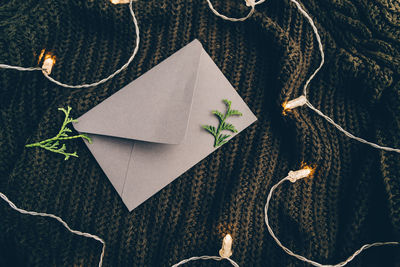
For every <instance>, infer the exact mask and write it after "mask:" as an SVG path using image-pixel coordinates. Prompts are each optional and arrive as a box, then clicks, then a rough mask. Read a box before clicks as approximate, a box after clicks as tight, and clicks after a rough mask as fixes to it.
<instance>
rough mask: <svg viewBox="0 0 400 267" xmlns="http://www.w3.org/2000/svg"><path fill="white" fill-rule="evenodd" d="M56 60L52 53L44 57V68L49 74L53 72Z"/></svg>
mask: <svg viewBox="0 0 400 267" xmlns="http://www.w3.org/2000/svg"><path fill="white" fill-rule="evenodd" d="M55 62H56V58H55V57H54V56H52V55H51V54H47V55H46V56H45V57H44V61H43V65H42V69H43V71H45V72H46V74H47V75H50V74H51V70H52V69H53V66H54V63H55Z"/></svg>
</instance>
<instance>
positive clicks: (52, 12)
mask: <svg viewBox="0 0 400 267" xmlns="http://www.w3.org/2000/svg"><path fill="white" fill-rule="evenodd" d="M242 2H243V3H242ZM301 2H302V4H303V5H304V7H305V8H306V9H307V10H308V12H309V13H310V15H311V16H312V17H313V19H314V21H315V23H316V26H317V27H318V29H319V31H320V33H321V35H322V42H323V44H324V49H325V52H326V65H325V66H324V67H323V69H322V71H321V72H320V73H319V74H318V75H317V77H316V78H315V79H314V80H313V82H312V83H311V86H310V90H309V99H310V102H311V103H313V104H314V105H315V106H316V107H317V108H319V109H320V110H322V111H323V112H324V113H325V114H327V115H328V116H330V117H332V118H333V119H334V120H335V121H336V122H338V123H339V124H340V125H342V126H343V127H344V128H345V129H347V130H349V131H350V132H352V133H354V134H355V135H357V136H361V137H364V138H367V139H369V140H371V141H374V142H377V143H380V144H383V145H387V146H391V147H397V148H398V147H400V131H399V129H400V77H399V73H400V64H399V63H400V4H399V1H397V0H374V1H373V0H304V1H301ZM213 3H214V5H215V8H217V9H218V10H219V11H221V12H222V13H224V14H228V15H230V16H241V15H242V16H243V15H244V14H246V12H247V11H248V9H247V8H246V6H245V5H244V1H235V0H224V1H222V0H215V1H213ZM133 6H134V10H135V12H136V15H137V18H138V22H139V27H140V29H141V43H140V50H139V53H138V54H137V56H136V58H135V60H134V61H133V63H132V64H131V65H130V66H129V67H128V69H127V70H125V71H123V72H122V73H121V74H119V75H118V76H117V77H115V78H114V79H113V80H111V81H109V82H107V83H105V84H103V85H101V86H98V87H95V88H89V89H67V88H63V87H59V86H56V85H55V84H53V83H50V82H49V81H48V80H47V79H45V78H44V77H43V75H42V74H41V73H40V72H17V71H14V70H0V94H1V95H0V192H3V193H5V194H6V195H7V196H8V197H9V198H10V200H12V201H13V202H14V203H15V204H16V205H17V206H19V207H21V208H23V209H28V210H35V211H42V212H48V213H54V214H57V215H59V216H61V217H62V218H64V219H65V220H66V221H67V223H68V224H69V225H70V226H71V227H72V228H73V229H78V230H81V231H84V232H90V233H93V234H96V235H99V236H100V237H102V238H104V240H105V241H106V244H107V247H106V254H105V258H104V266H105V267H108V266H169V265H172V264H174V263H176V262H178V261H180V260H182V259H184V258H188V257H191V256H198V255H217V254H218V250H219V249H220V247H221V240H222V238H223V236H224V234H226V233H228V232H229V233H231V234H232V236H233V238H234V244H233V250H234V251H233V256H232V259H234V260H235V261H237V262H238V263H239V264H240V265H241V266H274V267H275V266H306V265H305V264H303V263H302V262H300V261H298V260H296V259H294V258H291V257H289V256H288V255H286V254H285V253H284V252H283V251H282V250H281V249H280V248H279V247H278V246H277V245H276V244H275V242H274V241H273V239H272V238H271V237H270V236H269V234H268V232H267V230H266V227H265V224H264V214H263V207H264V204H265V201H266V197H267V194H268V192H269V190H270V188H271V186H272V185H273V184H275V183H276V182H277V181H279V180H280V179H282V178H283V177H284V176H286V174H287V173H288V172H289V171H290V170H295V169H298V168H299V167H300V165H301V163H302V162H305V163H308V164H311V165H314V166H316V172H315V175H314V178H313V179H308V180H307V181H302V182H298V183H296V184H293V185H289V184H284V185H283V186H282V187H280V188H279V189H278V190H277V192H276V194H275V195H274V197H273V200H272V203H271V209H270V221H271V225H272V227H273V229H274V230H275V231H276V234H277V235H278V236H279V238H280V239H281V241H282V242H283V243H284V244H286V246H288V247H289V248H291V249H292V250H293V251H295V252H296V253H299V254H301V255H304V256H306V257H308V258H311V259H313V260H316V261H319V262H321V263H327V264H328V263H329V264H335V263H338V262H339V261H342V260H343V259H344V258H347V257H348V256H349V255H350V254H352V253H353V252H354V251H355V250H356V249H358V248H359V247H360V246H361V245H363V244H365V243H372V242H375V241H395V240H399V239H400V155H399V154H396V153H390V152H383V151H379V150H376V149H374V148H371V147H369V146H366V145H363V144H360V143H357V142H354V141H352V140H350V139H349V138H347V137H345V136H344V135H343V134H341V133H340V132H338V131H337V130H336V129H335V128H334V127H332V126H331V125H330V124H328V123H327V122H326V121H324V120H323V119H322V118H321V117H319V116H317V115H316V114H315V113H314V112H312V111H311V110H309V109H307V108H306V107H302V108H298V109H296V110H295V111H294V112H292V113H291V114H289V115H287V116H283V115H282V112H281V111H282V110H281V103H283V102H284V101H286V100H289V99H293V98H295V97H298V96H299V95H301V92H302V86H303V85H304V82H305V80H306V79H307V78H308V77H309V75H310V73H312V72H313V71H314V69H315V68H316V67H317V66H318V64H319V60H320V55H319V52H318V49H317V43H316V40H315V37H314V35H313V32H312V29H311V27H310V26H309V24H308V23H307V22H306V20H305V19H304V17H303V16H302V15H301V14H299V12H298V11H297V9H296V8H295V6H294V5H293V4H290V2H289V1H288V0H268V1H267V2H266V3H264V4H262V5H258V6H257V7H256V12H255V14H254V15H253V16H252V17H251V18H250V19H248V20H247V21H245V22H242V23H232V22H226V21H223V20H221V19H220V18H218V17H216V16H215V15H214V14H213V13H212V12H211V11H210V10H209V8H208V6H207V4H206V1H205V0H193V1H190V0H187V1H182V0H139V1H137V2H135V3H134V5H133ZM195 38H197V39H199V40H200V41H201V42H202V44H203V46H204V48H205V50H206V51H207V52H208V53H209V54H210V56H211V57H212V58H213V60H214V61H215V62H216V64H217V65H218V66H219V67H220V68H221V70H222V72H223V73H224V74H225V75H226V77H227V78H228V80H229V81H230V82H231V83H232V85H233V86H234V87H235V88H236V89H237V91H238V93H239V94H240V95H241V96H242V98H243V99H244V100H245V102H246V103H247V104H248V105H249V107H250V108H251V109H252V110H253V112H254V113H255V114H256V116H257V117H258V119H259V120H258V122H257V123H255V124H254V125H252V126H251V127H249V128H248V129H247V130H245V131H244V132H242V133H241V134H240V135H239V136H237V137H236V138H234V139H233V140H232V141H230V142H229V143H228V144H227V145H225V146H224V147H222V148H221V149H219V150H218V151H216V152H215V153H213V154H212V155H210V156H209V157H207V158H206V159H205V160H203V161H201V162H200V163H199V164H197V165H196V166H195V167H193V168H192V169H191V170H190V171H188V172H187V173H185V174H184V175H182V176H181V177H180V178H179V179H177V180H175V181H174V182H173V183H172V184H170V185H168V186H167V187H166V188H164V189H163V190H162V191H161V192H159V193H158V194H156V195H155V196H153V197H152V198H151V199H149V200H148V201H146V202H145V203H144V204H142V205H141V206H139V207H138V208H137V209H135V210H133V211H132V212H131V213H129V212H128V211H127V209H126V207H125V206H124V204H123V203H122V201H121V199H120V197H119V195H118V194H117V192H116V191H115V190H114V188H113V187H112V185H111V183H110V182H109V180H108V179H107V177H106V176H105V175H104V173H103V172H102V170H101V169H100V167H99V165H98V164H97V163H96V161H95V159H94V158H93V157H92V155H91V154H90V152H89V151H88V150H87V148H86V147H85V145H84V144H83V142H82V140H73V141H70V142H69V143H68V146H69V149H71V150H72V151H75V150H76V151H78V154H79V158H78V159H75V158H71V159H70V160H68V161H64V159H63V156H62V155H57V154H53V153H50V152H48V151H45V150H41V149H37V148H29V149H28V148H25V147H24V145H25V144H27V143H32V142H34V141H35V142H36V141H39V140H43V139H45V138H48V137H51V136H53V135H55V134H56V133H57V132H58V130H59V126H60V124H61V123H62V120H63V114H62V113H61V112H58V111H57V108H58V107H66V106H67V105H70V106H71V107H72V108H73V110H72V115H73V117H75V118H76V117H78V116H80V115H81V114H83V113H85V112H86V111H88V110H89V109H91V108H92V107H94V106H95V105H97V104H98V103H100V102H101V101H103V100H104V99H106V98H107V97H108V96H110V95H111V94H113V93H114V92H116V91H118V90H119V89H121V88H122V87H123V86H124V85H126V84H128V83H129V82H131V81H132V80H134V79H136V78H137V77H139V76H140V75H141V74H143V73H144V72H146V71H147V70H149V69H150V68H152V67H153V66H155V65H156V64H157V63H159V62H160V61H162V60H163V59H164V58H166V57H168V56H169V55H171V54H172V53H174V52H175V51H177V50H178V49H179V48H181V47H183V46H184V45H185V44H187V43H188V42H190V41H191V40H193V39H195ZM134 42H135V34H134V28H133V25H132V22H131V17H130V14H129V9H128V6H127V5H118V6H115V5H112V4H110V2H109V1H107V0H96V1H94V0H82V1H73V0H70V1H62V0H25V1H17V0H2V1H1V3H0V63H5V64H12V65H19V66H36V65H37V61H38V56H39V54H40V51H41V50H42V49H43V48H46V49H47V51H53V52H54V54H55V55H56V57H57V62H56V65H55V67H54V69H53V73H52V76H53V77H55V78H56V79H58V80H61V81H63V82H66V83H70V84H82V83H88V82H94V81H97V80H98V79H100V78H103V77H105V76H108V75H109V74H111V73H112V72H113V71H114V70H115V69H117V68H119V67H120V66H122V65H123V64H124V63H125V62H126V60H127V59H128V57H129V56H130V54H131V52H132V49H133V47H134ZM100 252H101V245H100V244H99V243H98V242H96V241H94V240H90V239H87V238H83V237H77V236H75V235H73V234H71V233H69V232H68V231H66V230H65V229H64V228H63V227H62V226H61V225H60V224H59V223H57V222H55V221H54V220H51V219H46V218H39V217H32V216H27V215H21V214H19V213H17V212H16V211H14V210H12V209H11V208H10V207H9V206H8V205H7V204H6V203H5V202H4V201H0V266H97V264H98V260H99V255H100ZM396 254H397V255H399V248H398V247H381V248H374V249H371V250H368V251H366V252H365V253H363V254H362V255H361V256H360V257H358V258H356V259H355V260H354V262H352V264H350V265H349V266H396V262H397V266H399V262H400V257H399V256H397V257H396V256H395V255H396ZM188 265H190V266H228V263H226V262H195V263H193V264H188Z"/></svg>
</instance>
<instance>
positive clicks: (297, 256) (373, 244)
mask: <svg viewBox="0 0 400 267" xmlns="http://www.w3.org/2000/svg"><path fill="white" fill-rule="evenodd" d="M290 179H291V178H290V177H289V176H286V177H285V178H283V179H282V180H280V181H279V182H278V183H276V184H275V185H274V186H272V187H271V190H270V191H269V194H268V197H267V202H266V204H265V208H264V213H265V224H266V225H267V229H268V232H269V233H270V235H271V236H272V238H273V239H274V240H275V242H276V243H277V244H278V246H280V247H281V248H282V249H283V251H285V252H286V253H287V254H288V255H290V256H293V257H295V258H297V259H299V260H301V261H304V262H307V263H309V264H311V265H313V266H317V267H342V266H345V265H346V264H347V263H349V262H350V261H352V260H353V259H354V258H355V257H356V256H357V255H358V254H360V253H361V252H362V251H363V250H366V249H369V248H371V247H377V246H385V245H400V242H376V243H372V244H365V245H363V246H362V247H361V248H360V249H358V250H356V251H355V252H354V253H353V254H352V255H351V256H350V257H348V258H347V259H346V260H345V261H342V262H340V263H337V264H335V265H325V264H321V263H318V262H316V261H313V260H309V259H307V258H306V257H304V256H302V255H299V254H296V253H294V252H293V251H291V250H290V249H289V248H287V247H285V246H284V245H283V244H282V243H281V241H279V239H278V238H277V237H276V235H275V233H274V231H273V230H272V228H271V226H270V225H269V220H268V208H269V203H270V200H271V197H272V193H273V192H274V190H275V189H276V188H277V187H278V186H279V185H281V184H282V183H283V182H285V181H290ZM292 182H293V181H292Z"/></svg>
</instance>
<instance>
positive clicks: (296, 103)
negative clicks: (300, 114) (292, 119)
mask: <svg viewBox="0 0 400 267" xmlns="http://www.w3.org/2000/svg"><path fill="white" fill-rule="evenodd" d="M306 103H307V98H306V97H305V96H303V95H302V96H300V97H298V98H295V99H293V100H290V101H287V102H284V103H283V104H282V107H283V114H284V115H286V114H287V112H289V111H291V110H292V109H294V108H297V107H301V106H304V105H305V104H306Z"/></svg>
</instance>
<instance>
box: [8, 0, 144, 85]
mask: <svg viewBox="0 0 400 267" xmlns="http://www.w3.org/2000/svg"><path fill="white" fill-rule="evenodd" d="M122 1H128V2H129V11H130V14H131V16H132V21H133V24H134V26H135V32H136V41H135V48H134V49H133V52H132V55H131V56H130V57H129V59H128V61H127V62H126V63H125V64H124V65H122V67H120V68H119V69H117V70H116V71H115V72H113V73H112V74H110V75H109V76H108V77H106V78H104V79H101V80H99V81H97V82H94V83H89V84H79V85H70V84H66V83H63V82H60V81H57V80H56V79H54V78H52V77H50V76H49V75H50V73H48V72H47V71H48V69H46V70H45V69H43V67H42V68H39V67H20V66H13V65H7V64H0V68H3V69H14V70H18V71H36V70H41V71H42V73H43V75H44V76H45V77H46V78H47V79H48V80H50V81H51V82H53V83H55V84H57V85H59V86H62V87H66V88H88V87H94V86H98V85H100V84H103V83H105V82H107V81H108V80H111V79H112V78H114V77H115V76H116V75H118V74H119V73H120V72H121V71H123V70H125V69H126V68H127V67H128V66H129V64H130V63H131V62H132V61H133V59H134V58H135V56H136V54H137V52H138V50H139V43H140V37H139V26H138V22H137V20H136V17H135V12H133V7H132V2H133V0H112V3H114V2H119V3H120V2H122ZM48 64H50V62H48ZM46 67H47V66H46Z"/></svg>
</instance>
